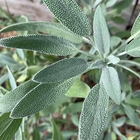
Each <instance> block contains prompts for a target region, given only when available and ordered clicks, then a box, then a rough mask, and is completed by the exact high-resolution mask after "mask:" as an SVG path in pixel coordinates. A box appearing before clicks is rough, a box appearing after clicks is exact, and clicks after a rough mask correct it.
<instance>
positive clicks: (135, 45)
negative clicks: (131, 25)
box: [125, 38, 140, 57]
mask: <svg viewBox="0 0 140 140" xmlns="http://www.w3.org/2000/svg"><path fill="white" fill-rule="evenodd" d="M125 51H126V52H127V53H128V54H129V55H130V56H133V57H140V38H136V39H134V40H132V41H131V42H130V43H129V44H128V45H127V46H126V48H125Z"/></svg>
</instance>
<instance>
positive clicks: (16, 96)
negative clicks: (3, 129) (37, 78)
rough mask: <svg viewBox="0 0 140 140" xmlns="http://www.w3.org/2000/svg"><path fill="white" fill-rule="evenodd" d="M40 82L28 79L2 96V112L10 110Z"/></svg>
mask: <svg viewBox="0 0 140 140" xmlns="http://www.w3.org/2000/svg"><path fill="white" fill-rule="evenodd" d="M37 85H38V84H37V83H35V82H32V81H28V82H26V83H24V84H22V85H20V86H18V87H17V88H16V89H14V90H12V91H10V92H8V93H7V94H5V95H4V96H2V97H1V98H0V112H2V113H5V112H10V111H11V110H12V109H13V108H14V106H15V105H16V104H17V103H18V101H19V100H20V99H21V98H23V97H24V96H25V95H26V94H27V93H28V92H29V91H30V90H32V89H33V88H34V87H36V86H37Z"/></svg>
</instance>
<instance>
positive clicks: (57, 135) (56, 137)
mask: <svg viewBox="0 0 140 140" xmlns="http://www.w3.org/2000/svg"><path fill="white" fill-rule="evenodd" d="M51 123H52V126H53V136H52V139H53V140H63V137H62V134H61V131H60V130H59V128H58V127H57V125H56V123H55V121H54V120H53V119H51Z"/></svg>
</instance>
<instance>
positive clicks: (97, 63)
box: [90, 59, 106, 69]
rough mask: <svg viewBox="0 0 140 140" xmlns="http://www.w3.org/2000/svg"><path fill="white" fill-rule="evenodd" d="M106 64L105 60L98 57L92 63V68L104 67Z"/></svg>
mask: <svg viewBox="0 0 140 140" xmlns="http://www.w3.org/2000/svg"><path fill="white" fill-rule="evenodd" d="M105 65H106V64H105V63H104V62H103V60H101V59H98V60H96V61H95V62H93V63H92V64H91V66H90V69H102V68H103V67H105Z"/></svg>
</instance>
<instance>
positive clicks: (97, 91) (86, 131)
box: [79, 84, 109, 140]
mask: <svg viewBox="0 0 140 140" xmlns="http://www.w3.org/2000/svg"><path fill="white" fill-rule="evenodd" d="M108 105H109V96H108V95H107V94H106V91H105V89H104V87H103V85H102V84H97V85H96V86H94V87H93V88H92V89H91V91H90V93H89V94H88V96H87V97H86V99H85V101H84V103H83V108H82V113H81V116H80V124H79V139H80V140H98V138H99V137H100V135H101V133H102V131H103V129H104V128H105V126H106V123H107V119H108Z"/></svg>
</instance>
